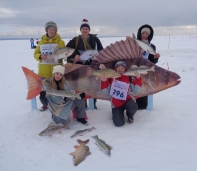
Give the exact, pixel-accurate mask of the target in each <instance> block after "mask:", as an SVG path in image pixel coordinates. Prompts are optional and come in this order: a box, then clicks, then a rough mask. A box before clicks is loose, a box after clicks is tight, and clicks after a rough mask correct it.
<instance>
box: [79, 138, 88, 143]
mask: <svg viewBox="0 0 197 171" xmlns="http://www.w3.org/2000/svg"><path fill="white" fill-rule="evenodd" d="M77 142H78V143H79V144H81V143H84V144H87V143H88V142H89V139H87V140H85V141H82V140H80V139H78V140H77Z"/></svg>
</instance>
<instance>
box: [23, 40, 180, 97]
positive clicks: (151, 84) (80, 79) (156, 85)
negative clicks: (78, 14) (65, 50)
mask: <svg viewBox="0 0 197 171" xmlns="http://www.w3.org/2000/svg"><path fill="white" fill-rule="evenodd" d="M142 52H143V49H142V48H141V47H140V46H138V44H137V43H136V41H134V40H133V39H130V40H124V41H123V40H121V41H118V42H115V43H113V44H111V45H109V46H107V47H106V48H104V49H103V50H102V51H100V52H98V53H97V54H96V55H95V56H94V59H93V62H92V63H91V65H80V64H70V65H69V66H68V65H65V68H66V73H65V75H64V76H65V78H66V80H67V81H68V82H69V83H70V85H71V86H72V88H73V89H74V90H75V92H79V93H81V92H84V93H85V94H86V95H87V96H89V97H93V98H96V99H103V100H109V99H110V95H109V94H108V93H107V94H104V93H103V92H102V91H101V80H99V79H96V76H87V69H88V67H91V68H92V69H94V70H99V65H100V64H104V65H105V67H106V68H109V69H113V68H114V66H115V63H116V62H117V61H119V60H122V61H125V62H126V64H127V68H126V69H129V68H130V66H131V65H137V66H138V67H139V66H142V65H144V66H147V67H149V68H150V67H152V66H154V70H155V71H154V72H148V74H146V75H141V77H142V83H143V84H142V90H141V92H140V93H138V94H135V97H136V98H139V97H143V96H147V95H149V94H155V93H157V92H160V91H162V90H165V89H167V88H170V87H173V86H176V85H178V84H179V83H180V82H181V81H180V76H179V75H178V74H176V73H174V72H172V71H169V70H166V69H163V68H161V67H158V66H157V65H155V64H153V63H151V62H150V61H148V60H146V59H143V58H142ZM22 68H23V71H24V73H25V75H26V78H27V82H28V89H29V91H28V96H27V99H31V98H33V96H34V97H35V96H37V95H38V94H39V93H38V92H39V91H40V90H41V88H40V84H41V78H40V77H39V76H38V75H37V76H35V75H36V74H35V73H33V77H34V78H30V77H32V76H31V74H30V73H31V71H30V70H28V69H27V68H25V67H22ZM35 77H36V78H35ZM36 80H37V82H35V81H36ZM33 85H34V86H33ZM32 91H34V93H32Z"/></svg>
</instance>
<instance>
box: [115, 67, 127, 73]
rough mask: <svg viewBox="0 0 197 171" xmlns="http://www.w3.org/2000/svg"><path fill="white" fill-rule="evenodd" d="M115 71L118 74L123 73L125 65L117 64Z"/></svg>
mask: <svg viewBox="0 0 197 171" xmlns="http://www.w3.org/2000/svg"><path fill="white" fill-rule="evenodd" d="M116 72H117V73H119V74H123V73H124V72H125V67H123V66H122V65H119V66H118V67H117V68H116Z"/></svg>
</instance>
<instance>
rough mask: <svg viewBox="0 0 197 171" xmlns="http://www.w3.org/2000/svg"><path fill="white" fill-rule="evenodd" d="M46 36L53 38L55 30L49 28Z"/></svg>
mask: <svg viewBox="0 0 197 171" xmlns="http://www.w3.org/2000/svg"><path fill="white" fill-rule="evenodd" d="M47 34H48V36H49V37H50V38H51V37H53V36H55V34H56V30H55V28H53V27H49V28H48V30H47Z"/></svg>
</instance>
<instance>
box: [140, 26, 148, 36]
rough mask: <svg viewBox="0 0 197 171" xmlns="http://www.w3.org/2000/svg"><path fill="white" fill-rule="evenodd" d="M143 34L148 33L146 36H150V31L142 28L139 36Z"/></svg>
mask: <svg viewBox="0 0 197 171" xmlns="http://www.w3.org/2000/svg"><path fill="white" fill-rule="evenodd" d="M143 32H146V33H148V35H150V29H149V28H147V27H144V28H143V29H142V30H141V34H142V33H143Z"/></svg>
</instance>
